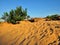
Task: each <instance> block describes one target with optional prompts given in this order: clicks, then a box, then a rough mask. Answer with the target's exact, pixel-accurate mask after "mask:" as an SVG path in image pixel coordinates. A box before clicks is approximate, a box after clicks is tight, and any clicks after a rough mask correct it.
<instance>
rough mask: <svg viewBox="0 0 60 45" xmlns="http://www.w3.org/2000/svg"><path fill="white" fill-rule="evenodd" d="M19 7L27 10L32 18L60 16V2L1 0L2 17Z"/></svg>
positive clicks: (55, 0) (52, 0) (50, 0)
mask: <svg viewBox="0 0 60 45" xmlns="http://www.w3.org/2000/svg"><path fill="white" fill-rule="evenodd" d="M17 6H22V7H23V8H27V9H28V15H30V16H31V17H45V16H47V15H51V14H60V0H0V17H1V16H2V15H3V12H9V11H10V10H11V9H15V8H16V7H17Z"/></svg>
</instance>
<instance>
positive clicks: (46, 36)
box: [0, 20, 60, 45]
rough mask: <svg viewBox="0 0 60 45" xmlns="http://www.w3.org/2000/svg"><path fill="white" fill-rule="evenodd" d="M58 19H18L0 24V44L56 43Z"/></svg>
mask: <svg viewBox="0 0 60 45" xmlns="http://www.w3.org/2000/svg"><path fill="white" fill-rule="evenodd" d="M59 42H60V21H44V20H38V21H36V22H29V21H20V24H15V25H14V24H9V23H1V24H0V45H58V44H59Z"/></svg>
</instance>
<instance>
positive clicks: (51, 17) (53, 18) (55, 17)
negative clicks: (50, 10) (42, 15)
mask: <svg viewBox="0 0 60 45" xmlns="http://www.w3.org/2000/svg"><path fill="white" fill-rule="evenodd" d="M58 16H59V15H58V14H55V15H51V16H46V18H48V19H51V20H58Z"/></svg>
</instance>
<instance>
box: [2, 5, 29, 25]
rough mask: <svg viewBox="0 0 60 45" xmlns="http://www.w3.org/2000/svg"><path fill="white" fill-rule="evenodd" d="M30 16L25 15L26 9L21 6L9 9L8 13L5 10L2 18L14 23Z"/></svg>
mask: <svg viewBox="0 0 60 45" xmlns="http://www.w3.org/2000/svg"><path fill="white" fill-rule="evenodd" d="M29 17H30V16H28V15H27V9H23V8H22V7H21V6H20V7H17V8H16V9H15V10H11V11H10V12H9V13H7V12H5V13H4V15H3V16H2V19H4V20H5V21H7V22H9V23H13V24H16V22H17V21H21V20H24V19H28V18H29Z"/></svg>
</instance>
